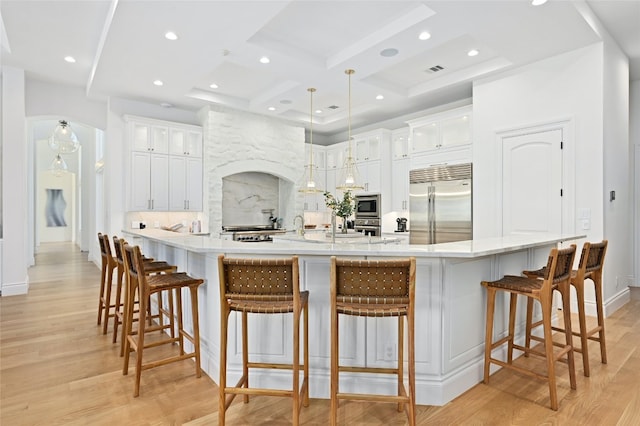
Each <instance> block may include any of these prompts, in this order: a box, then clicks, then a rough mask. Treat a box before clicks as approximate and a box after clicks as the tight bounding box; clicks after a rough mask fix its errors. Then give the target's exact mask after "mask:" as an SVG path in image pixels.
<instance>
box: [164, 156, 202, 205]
mask: <svg viewBox="0 0 640 426" xmlns="http://www.w3.org/2000/svg"><path fill="white" fill-rule="evenodd" d="M169 175H170V176H171V180H170V182H169V210H171V211H194V212H197V211H202V159H200V158H189V157H181V156H170V158H169Z"/></svg>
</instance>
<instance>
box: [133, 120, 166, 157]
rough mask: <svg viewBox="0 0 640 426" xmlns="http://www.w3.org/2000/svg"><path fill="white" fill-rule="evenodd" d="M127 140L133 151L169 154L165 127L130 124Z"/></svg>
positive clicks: (139, 123)
mask: <svg viewBox="0 0 640 426" xmlns="http://www.w3.org/2000/svg"><path fill="white" fill-rule="evenodd" d="M129 138H130V141H131V149H132V150H133V151H141V152H156V153H158V154H167V153H168V152H169V128H168V127H167V126H163V125H158V124H152V123H143V122H130V124H129Z"/></svg>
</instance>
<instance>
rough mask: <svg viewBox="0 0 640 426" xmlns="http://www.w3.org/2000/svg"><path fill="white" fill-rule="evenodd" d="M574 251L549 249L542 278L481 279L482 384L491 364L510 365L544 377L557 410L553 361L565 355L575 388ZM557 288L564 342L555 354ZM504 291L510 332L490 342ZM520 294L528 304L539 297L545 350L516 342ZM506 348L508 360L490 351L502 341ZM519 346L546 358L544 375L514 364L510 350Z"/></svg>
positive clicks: (519, 370)
mask: <svg viewBox="0 0 640 426" xmlns="http://www.w3.org/2000/svg"><path fill="white" fill-rule="evenodd" d="M575 253H576V246H575V245H571V247H569V248H566V249H562V250H558V249H556V248H554V249H551V253H550V254H549V258H548V261H547V266H546V271H545V275H544V278H543V279H537V278H529V277H523V276H514V275H507V276H504V277H503V278H501V279H499V280H496V281H482V286H484V287H485V288H486V289H487V324H486V334H485V353H484V383H485V384H489V374H490V364H497V365H499V366H501V367H505V368H509V369H512V370H515V371H518V372H520V373H523V374H527V375H529V376H533V377H536V378H539V379H542V380H545V381H547V382H548V384H549V398H550V402H551V404H550V405H551V408H552V409H553V410H557V409H558V395H557V389H556V376H555V362H556V361H558V360H559V359H561V358H563V357H565V356H566V358H567V362H568V365H569V381H570V384H571V389H575V388H576V377H575V367H574V357H573V345H572V341H571V313H570V311H569V279H570V277H571V267H572V265H573V259H574V257H575ZM553 290H558V291H559V292H560V293H561V294H562V302H563V314H564V321H565V324H566V332H565V343H564V344H562V345H561V346H562V349H561V350H560V351H559V352H558V353H554V350H553V342H552V340H551V333H552V327H551V314H552V313H551V310H552V293H553ZM498 291H505V292H507V293H509V295H510V303H509V333H508V335H507V336H506V337H504V338H502V339H500V340H498V341H496V342H494V341H493V318H494V310H495V303H496V293H497V292H498ZM518 295H523V296H526V297H527V300H528V304H529V303H531V304H532V303H533V301H534V300H538V301H539V302H540V305H541V307H542V323H543V326H544V327H543V328H544V336H545V345H544V348H545V350H544V352H538V351H535V350H534V349H531V348H529V347H527V346H526V345H525V346H521V345H518V344H516V343H515V320H516V307H517V297H518ZM505 343H506V344H508V347H507V360H506V361H502V360H499V359H497V358H493V356H492V351H493V350H494V349H496V348H498V347H500V346H502V345H504V344H505ZM514 349H518V350H520V351H523V352H524V353H525V355H526V354H529V353H533V354H536V355H541V356H543V357H545V358H546V361H547V374H546V375H544V374H540V373H538V372H536V371H532V370H529V369H525V368H523V367H520V366H517V365H515V364H514V363H513V350H514Z"/></svg>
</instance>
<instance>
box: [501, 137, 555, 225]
mask: <svg viewBox="0 0 640 426" xmlns="http://www.w3.org/2000/svg"><path fill="white" fill-rule="evenodd" d="M561 143H562V129H553V130H547V131H540V132H533V133H527V134H522V135H515V136H509V137H505V138H503V139H502V235H513V234H525V233H526V234H531V233H547V232H549V233H561V232H562V195H561V190H562V148H561Z"/></svg>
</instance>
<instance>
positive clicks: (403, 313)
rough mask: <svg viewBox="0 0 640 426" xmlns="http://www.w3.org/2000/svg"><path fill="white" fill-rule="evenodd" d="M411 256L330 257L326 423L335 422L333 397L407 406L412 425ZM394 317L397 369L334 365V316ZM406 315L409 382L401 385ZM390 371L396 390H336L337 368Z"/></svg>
mask: <svg viewBox="0 0 640 426" xmlns="http://www.w3.org/2000/svg"><path fill="white" fill-rule="evenodd" d="M415 274H416V261H415V258H408V259H398V260H348V259H337V258H336V257H335V256H332V257H331V273H330V277H331V415H330V422H331V425H335V424H337V421H338V401H339V400H340V399H344V400H352V401H378V402H394V403H397V404H398V411H402V410H403V409H405V408H406V413H407V417H408V420H409V424H410V425H415V422H416V412H415V355H414V354H415V333H414V328H415V326H414V322H415V320H414V317H415V308H414V300H415V297H414V296H415V278H416V277H415ZM340 314H341V315H351V316H362V317H397V318H398V364H397V368H377V367H353V366H343V365H340V364H339V359H340V352H339V347H338V342H339V340H340V339H339V336H338V330H339V327H338V321H339V315H340ZM405 318H406V320H407V335H408V336H407V337H408V342H407V347H408V352H409V356H408V358H409V360H408V369H409V372H408V383H409V386H408V387H405V385H404V347H405V342H404V320H405ZM340 372H350V373H377V374H394V375H396V377H397V381H398V385H397V389H398V394H397V395H380V394H374V395H372V394H358V393H341V392H340V386H339V385H340V382H339V373H340Z"/></svg>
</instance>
